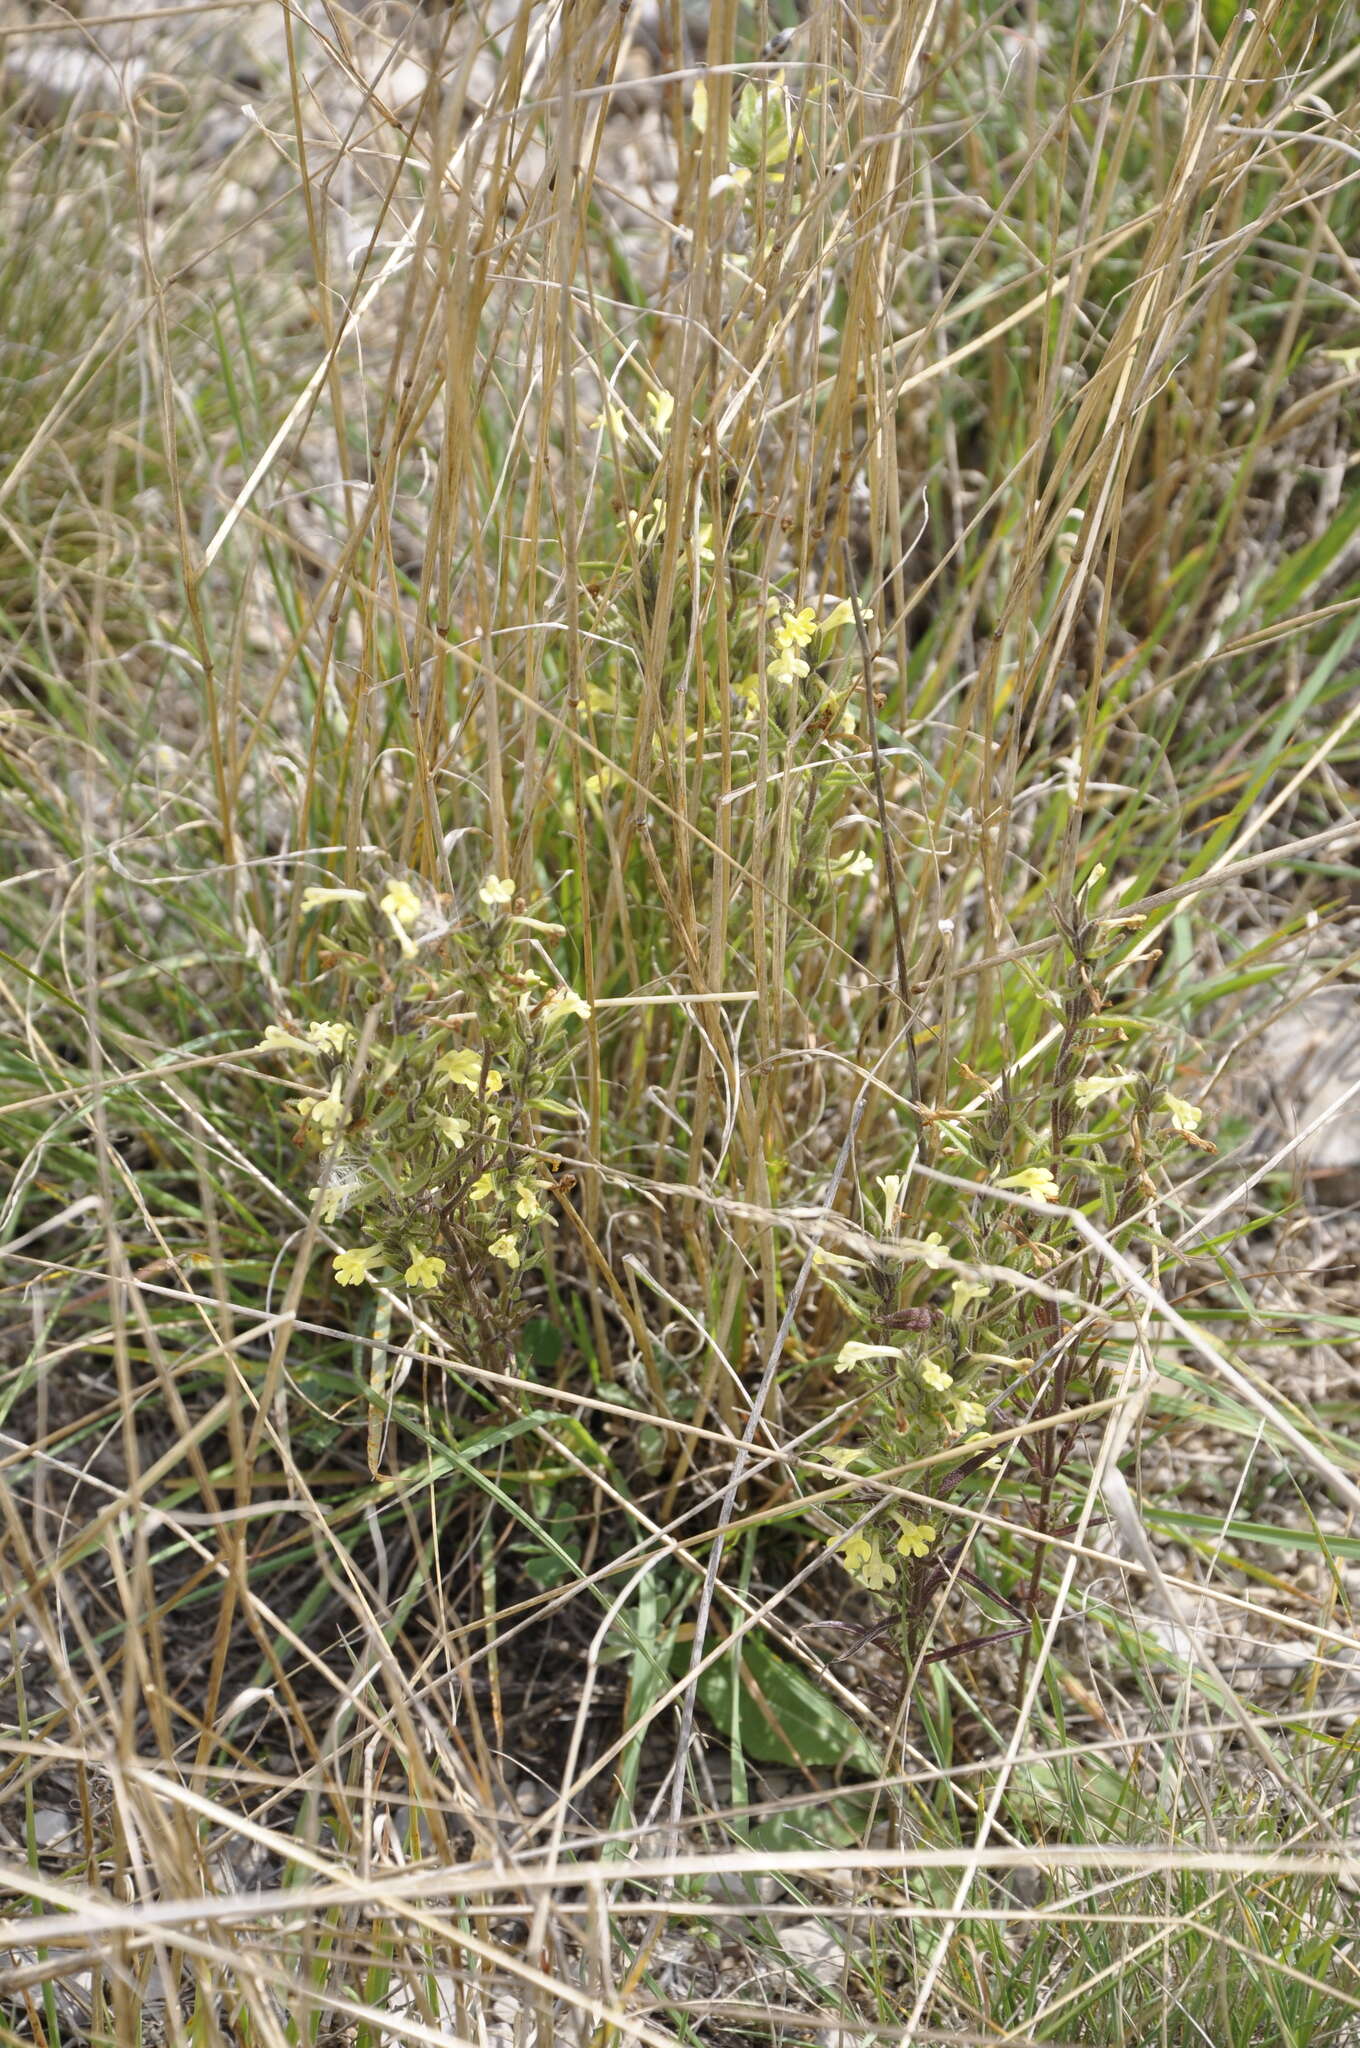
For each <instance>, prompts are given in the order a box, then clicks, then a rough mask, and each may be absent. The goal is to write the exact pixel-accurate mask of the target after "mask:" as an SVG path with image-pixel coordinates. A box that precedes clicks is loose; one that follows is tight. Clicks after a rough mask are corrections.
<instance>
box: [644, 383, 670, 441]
mask: <svg viewBox="0 0 1360 2048" xmlns="http://www.w3.org/2000/svg"><path fill="white" fill-rule="evenodd" d="M647 410H648V411H649V412H650V413H651V416H652V426H653V428H654V429H655V431H656V432H657V433H658V434H664V433H665V431H666V429H667V427H668V426H669V425H670V423H671V416H672V414H673V413H674V411H675V398H674V396H673V394H672V393H671V392H669V391H649V392H648V393H647Z"/></svg>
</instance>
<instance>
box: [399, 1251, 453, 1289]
mask: <svg viewBox="0 0 1360 2048" xmlns="http://www.w3.org/2000/svg"><path fill="white" fill-rule="evenodd" d="M444 1264H445V1262H444V1260H443V1259H436V1258H431V1257H430V1255H429V1254H428V1253H427V1252H412V1253H411V1263H410V1265H409V1266H408V1267H407V1268H406V1274H405V1279H406V1285H407V1286H408V1287H437V1286H438V1285H439V1283H440V1281H441V1280H442V1279H443V1277H444Z"/></svg>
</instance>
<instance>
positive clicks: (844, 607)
mask: <svg viewBox="0 0 1360 2048" xmlns="http://www.w3.org/2000/svg"><path fill="white" fill-rule="evenodd" d="M860 617H861V618H862V619H863V621H864V623H865V625H866V626H867V625H868V624H869V622H870V620H871V619H872V618H873V613H872V612H871V611H866V610H861V612H860ZM854 620H855V607H854V606H853V605H852V604H851V602H850V600H849V598H848V597H838V598H837V600H836V602H835V604H833V605H832V607H831V609H830V611H829V612H828V613H827V615H826V617H825V618H824V619H823V620H822V623H821V625H820V626H819V627H818V628H817V631H818V632H819V633H820V634H821V636H822V638H823V639H824V640H829V639H830V637H831V635H832V634H833V633H838V632H839V631H840V629H841V627H842V626H850V625H853V624H854Z"/></svg>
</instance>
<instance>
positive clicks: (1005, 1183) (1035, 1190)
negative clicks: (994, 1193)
mask: <svg viewBox="0 0 1360 2048" xmlns="http://www.w3.org/2000/svg"><path fill="white" fill-rule="evenodd" d="M996 1185H997V1186H998V1187H999V1188H1018V1189H1019V1190H1020V1191H1021V1192H1022V1193H1023V1194H1026V1195H1033V1197H1034V1199H1035V1201H1036V1202H1056V1201H1057V1199H1058V1183H1057V1181H1056V1180H1055V1179H1054V1178H1053V1175H1052V1172H1051V1171H1050V1169H1049V1168H1048V1167H1047V1166H1026V1167H1025V1168H1024V1169H1023V1171H1022V1172H1020V1173H1008V1174H1007V1175H1006V1178H1005V1179H1004V1180H999V1181H998V1182H997V1183H996Z"/></svg>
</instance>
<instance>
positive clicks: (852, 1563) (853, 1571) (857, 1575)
mask: <svg viewBox="0 0 1360 2048" xmlns="http://www.w3.org/2000/svg"><path fill="white" fill-rule="evenodd" d="M841 1563H842V1564H843V1565H844V1566H845V1569H846V1570H847V1571H848V1572H849V1574H850V1576H851V1578H852V1579H858V1580H859V1582H860V1584H861V1585H862V1586H867V1587H868V1588H869V1590H870V1592H871V1593H878V1592H881V1591H882V1590H883V1588H884V1587H885V1586H893V1585H896V1583H897V1572H896V1570H895V1569H894V1567H893V1566H892V1565H890V1564H889V1563H888V1560H887V1558H886V1557H884V1555H883V1552H882V1550H881V1549H880V1548H879V1542H878V1538H877V1536H872V1537H870V1536H852V1537H851V1538H850V1541H849V1542H848V1543H847V1544H846V1546H845V1548H844V1550H843V1551H842V1552H841Z"/></svg>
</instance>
